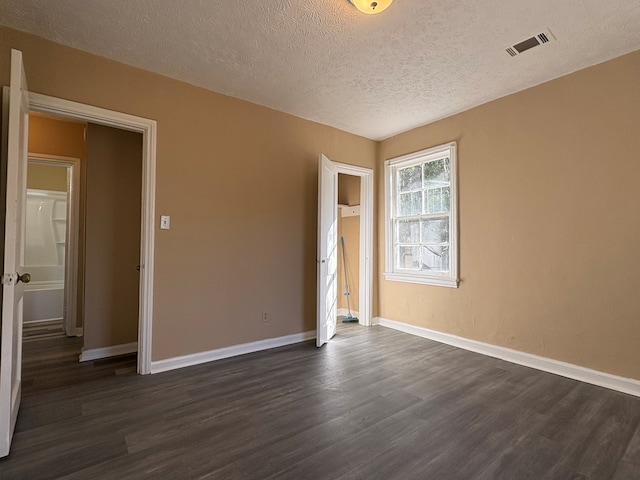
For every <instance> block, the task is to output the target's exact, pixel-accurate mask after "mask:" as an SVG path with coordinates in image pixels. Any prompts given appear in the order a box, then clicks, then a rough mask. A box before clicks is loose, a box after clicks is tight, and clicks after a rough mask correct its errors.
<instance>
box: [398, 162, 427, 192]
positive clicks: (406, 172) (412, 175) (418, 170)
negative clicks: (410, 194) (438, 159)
mask: <svg viewBox="0 0 640 480" xmlns="http://www.w3.org/2000/svg"><path fill="white" fill-rule="evenodd" d="M421 177H422V166H421V165H414V166H412V167H407V168H401V169H399V170H398V191H399V192H407V191H409V190H418V189H420V188H422V178H421Z"/></svg>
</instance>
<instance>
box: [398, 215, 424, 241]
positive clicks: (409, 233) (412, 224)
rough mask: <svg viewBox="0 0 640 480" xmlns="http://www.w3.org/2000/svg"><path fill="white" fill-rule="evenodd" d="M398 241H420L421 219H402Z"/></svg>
mask: <svg viewBox="0 0 640 480" xmlns="http://www.w3.org/2000/svg"><path fill="white" fill-rule="evenodd" d="M397 225H398V229H397V230H398V243H420V220H400V221H399V222H398V223H397Z"/></svg>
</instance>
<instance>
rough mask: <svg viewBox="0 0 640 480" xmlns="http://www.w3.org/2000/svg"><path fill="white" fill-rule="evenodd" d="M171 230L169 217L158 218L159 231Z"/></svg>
mask: <svg viewBox="0 0 640 480" xmlns="http://www.w3.org/2000/svg"><path fill="white" fill-rule="evenodd" d="M169 228H171V217H170V216H169V215H161V216H160V229H161V230H169Z"/></svg>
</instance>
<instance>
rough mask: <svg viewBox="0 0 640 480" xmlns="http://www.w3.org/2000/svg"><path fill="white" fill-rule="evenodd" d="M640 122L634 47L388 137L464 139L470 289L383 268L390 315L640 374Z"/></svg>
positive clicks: (384, 149) (466, 282)
mask: <svg viewBox="0 0 640 480" xmlns="http://www.w3.org/2000/svg"><path fill="white" fill-rule="evenodd" d="M639 129H640V52H635V53H632V54H630V55H626V56H623V57H620V58H618V59H615V60H612V61H609V62H606V63H604V64H601V65H598V66H595V67H592V68H589V69H586V70H582V71H580V72H577V73H574V74H572V75H569V76H566V77H563V78H560V79H557V80H554V81H551V82H548V83H545V84H543V85H540V86H537V87H535V88H531V89H529V90H526V91H523V92H520V93H517V94H514V95H511V96H508V97H505V98H502V99H500V100H497V101H494V102H491V103H488V104H486V105H483V106H480V107H477V108H474V109H472V110H469V111H467V112H464V113H462V114H459V115H456V116H453V117H450V118H448V119H445V120H442V121H439V122H436V123H434V124H431V125H428V126H425V127H422V128H418V129H415V130H412V131H410V132H407V133H405V134H402V135H398V136H396V137H393V138H390V139H387V140H385V141H384V142H382V144H381V148H380V158H379V162H380V163H379V166H380V167H381V166H382V162H383V161H384V160H386V159H389V158H393V157H396V156H399V155H402V154H406V153H409V152H413V151H416V150H420V149H423V148H426V147H431V146H434V145H438V144H442V143H445V142H449V141H452V140H455V141H457V142H458V159H459V179H458V180H459V202H460V207H459V208H460V218H459V226H460V227H459V228H460V277H461V283H460V287H459V288H458V289H450V288H444V287H432V286H421V285H412V284H407V283H398V282H389V281H385V280H384V279H383V278H382V276H381V275H379V291H380V296H379V306H380V314H381V316H382V317H385V318H389V319H392V320H398V321H401V322H407V323H410V324H413V325H419V326H423V327H427V328H431V329H434V330H438V331H442V332H447V333H452V334H455V335H460V336H462V337H467V338H471V339H474V340H479V341H482V342H487V343H491V344H496V345H501V346H505V347H509V348H513V349H516V350H521V351H524V352H529V353H533V354H537V355H541V356H544V357H550V358H554V359H557V360H562V361H566V362H570V363H574V364H577V365H582V366H585V367H589V368H594V369H597V370H601V371H605V372H609V373H613V374H618V375H622V376H625V377H632V378H636V379H640V348H638V339H640V321H639V319H640V295H638V287H639V286H640V248H639V246H640V221H639V218H640V210H639V208H640V135H639V134H638V132H639ZM378 189H379V190H378V191H379V195H380V198H382V195H383V183H382V175H378ZM382 210H383V209H380V214H379V217H378V220H379V221H378V226H379V228H378V234H379V236H378V239H379V245H380V246H381V248H379V250H378V262H379V265H384V248H383V247H384V222H383V218H382ZM380 273H382V272H380Z"/></svg>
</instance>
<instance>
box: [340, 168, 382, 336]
mask: <svg viewBox="0 0 640 480" xmlns="http://www.w3.org/2000/svg"><path fill="white" fill-rule="evenodd" d="M334 164H335V165H336V167H337V168H338V173H343V174H346V175H353V176H355V177H360V258H359V259H358V260H359V261H358V265H359V275H358V282H359V285H358V287H359V294H360V295H359V301H358V319H359V323H360V325H365V326H367V327H370V326H372V325H373V318H372V311H373V170H372V169H371V168H364V167H356V166H355V165H347V164H345V163H337V162H334Z"/></svg>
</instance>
